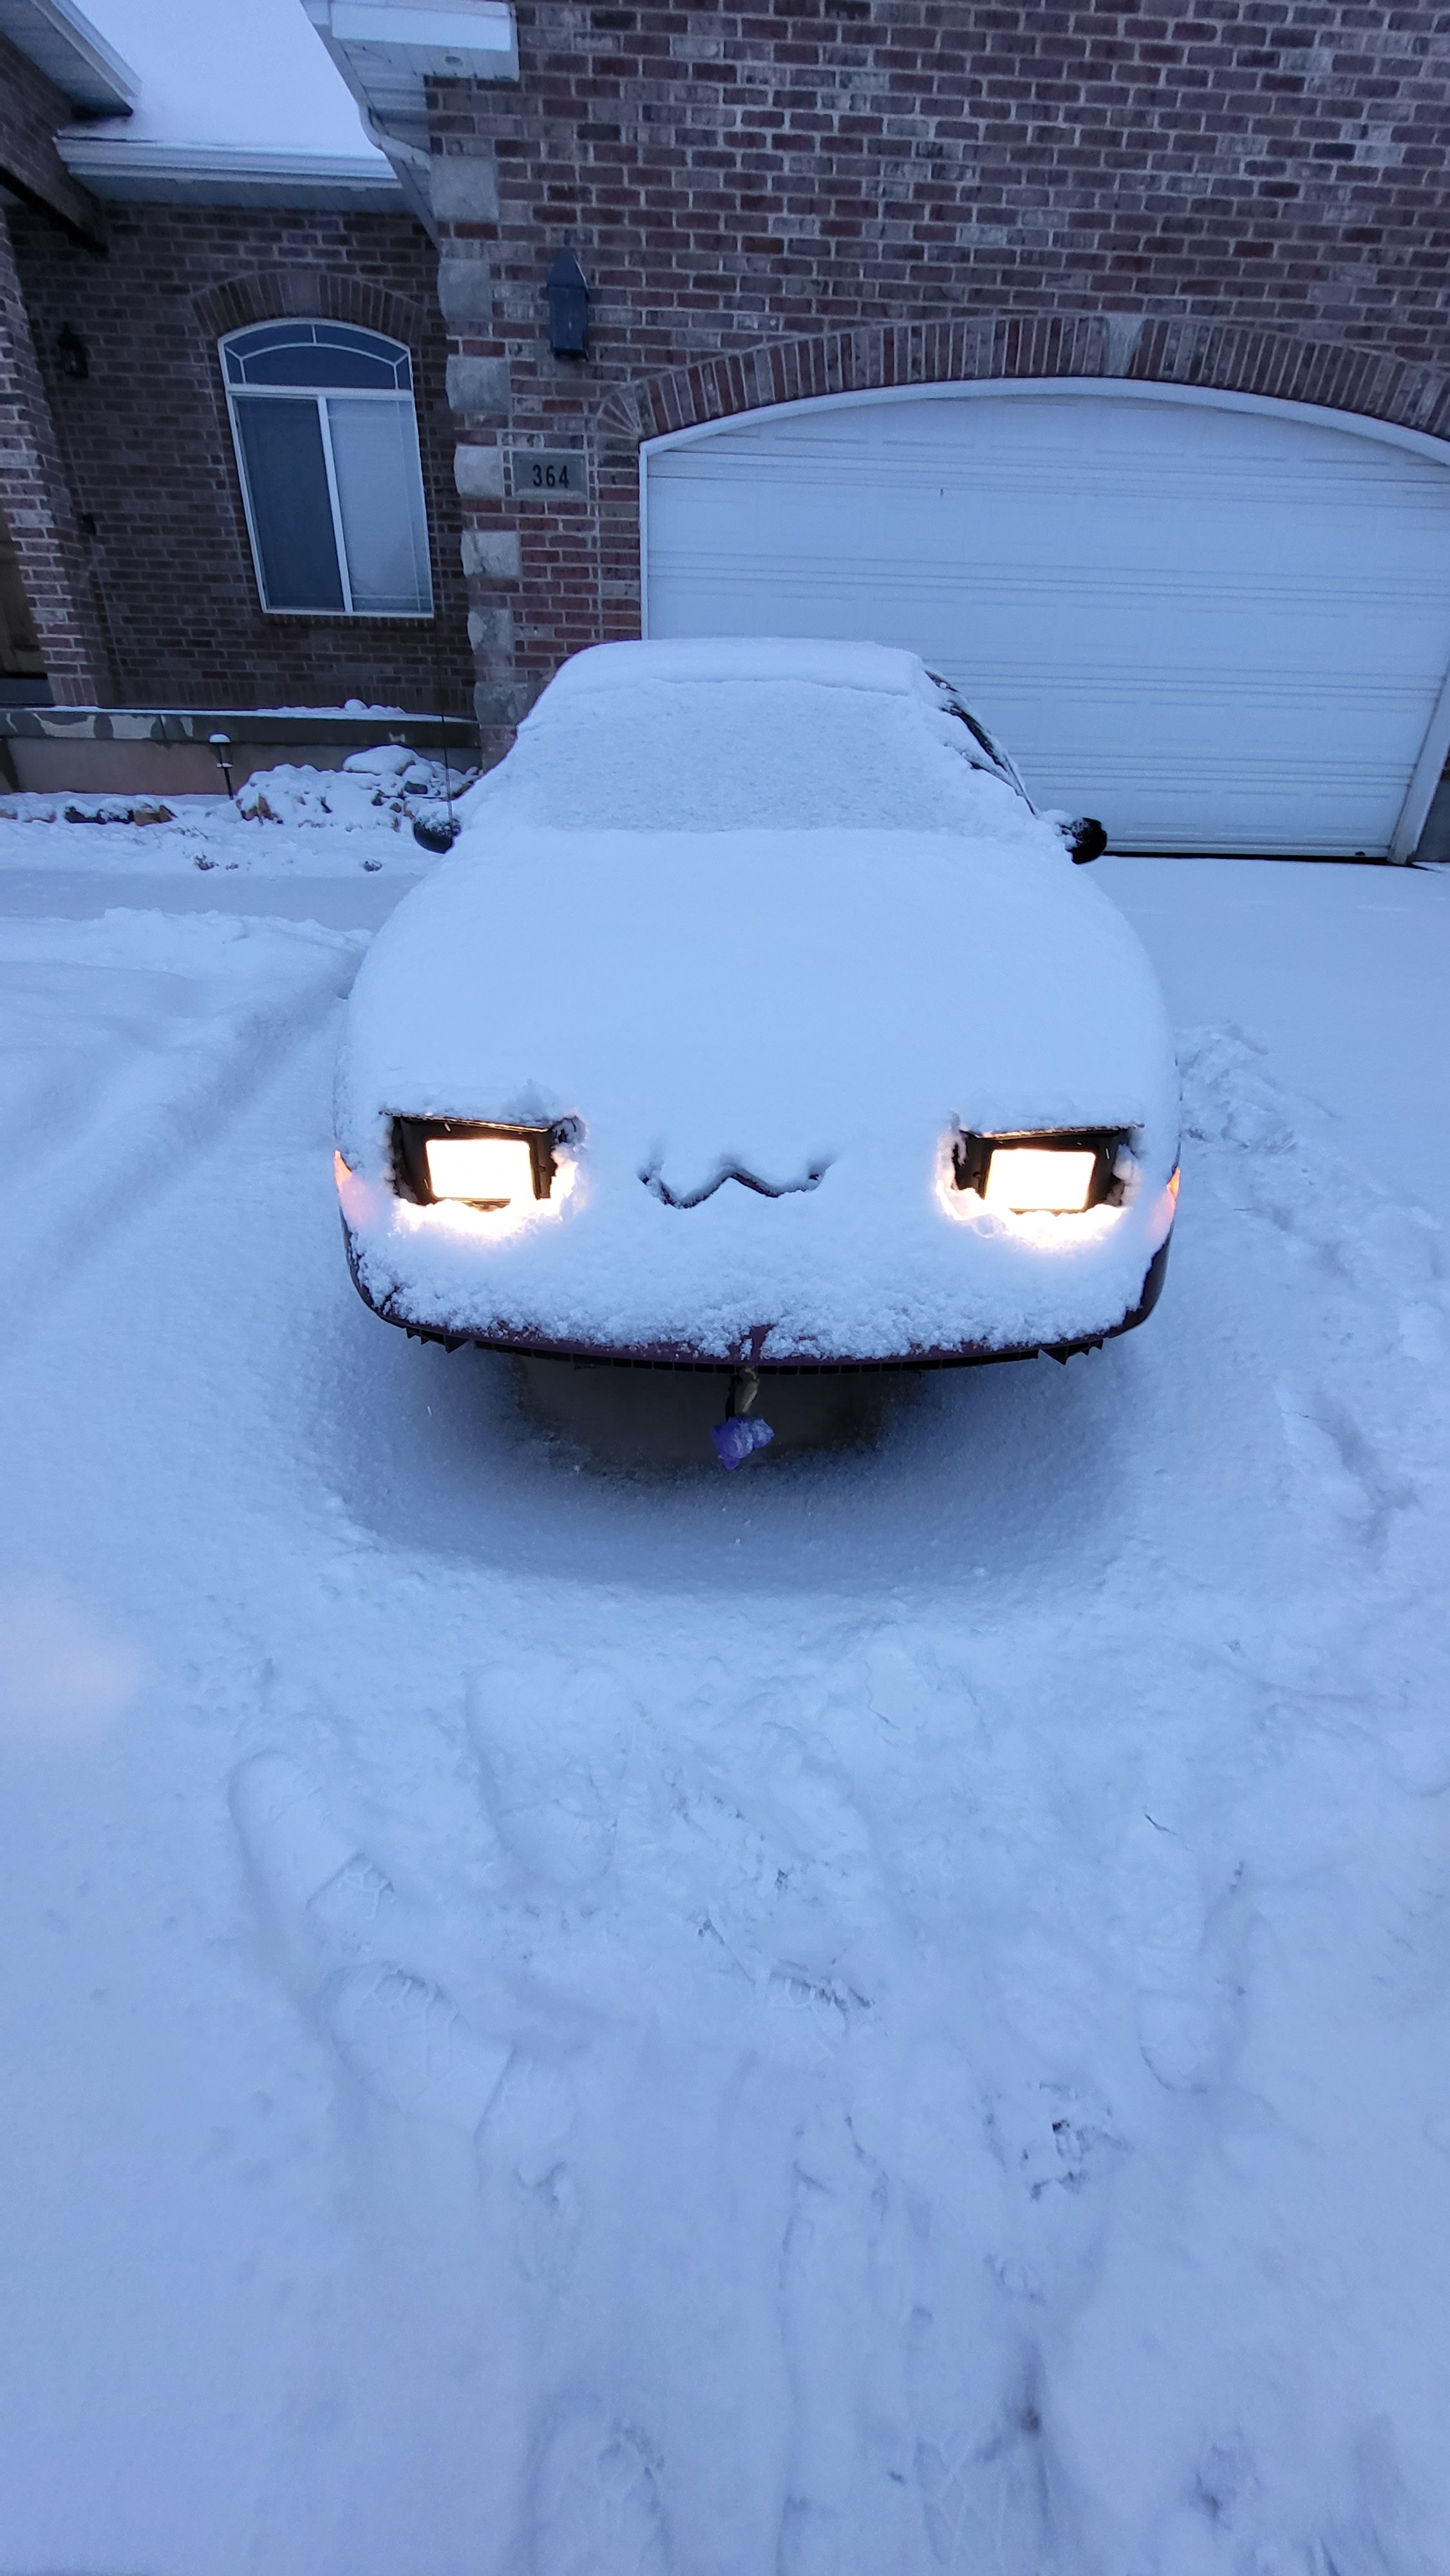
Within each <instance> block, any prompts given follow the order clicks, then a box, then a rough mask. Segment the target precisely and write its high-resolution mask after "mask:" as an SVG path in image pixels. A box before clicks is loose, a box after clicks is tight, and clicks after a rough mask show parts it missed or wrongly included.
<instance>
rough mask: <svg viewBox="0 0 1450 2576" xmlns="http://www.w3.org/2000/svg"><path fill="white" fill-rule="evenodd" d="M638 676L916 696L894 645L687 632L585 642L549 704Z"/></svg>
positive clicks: (912, 674)
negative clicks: (797, 683)
mask: <svg viewBox="0 0 1450 2576" xmlns="http://www.w3.org/2000/svg"><path fill="white" fill-rule="evenodd" d="M645 680H812V681H814V682H816V684H817V685H818V686H821V687H826V688H837V689H873V690H876V691H879V692H885V693H886V694H887V695H889V696H891V697H913V696H917V695H920V694H923V680H924V673H923V671H922V666H921V664H920V663H919V662H918V660H917V658H916V655H915V654H914V653H906V652H903V651H901V650H900V648H899V647H898V646H896V645H894V644H835V643H822V642H818V641H816V640H814V639H810V638H807V639H798V638H797V637H795V636H788V635H765V636H759V635H719V636H717V635H687V636H671V637H669V638H667V639H666V638H661V639H660V640H659V641H657V642H652V643H647V644H592V645H590V646H589V648H588V650H587V651H585V652H583V653H576V654H575V655H574V656H573V658H572V660H570V661H568V662H566V663H565V664H564V665H563V667H562V669H561V670H560V671H558V672H557V673H556V675H555V677H554V678H553V679H552V680H551V681H550V683H549V687H548V689H547V691H546V692H545V695H546V696H547V698H548V701H549V703H550V705H551V706H552V705H555V704H557V703H558V701H559V700H560V699H561V698H573V697H577V696H579V695H581V694H584V693H588V694H590V695H593V693H594V692H595V691H597V690H600V689H632V688H635V687H637V686H638V685H639V684H640V682H642V681H645Z"/></svg>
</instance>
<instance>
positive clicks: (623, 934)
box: [336, 641, 1178, 1371]
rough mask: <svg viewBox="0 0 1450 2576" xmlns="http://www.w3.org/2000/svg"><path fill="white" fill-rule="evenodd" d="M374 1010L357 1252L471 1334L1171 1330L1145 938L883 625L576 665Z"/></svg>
mask: <svg viewBox="0 0 1450 2576" xmlns="http://www.w3.org/2000/svg"><path fill="white" fill-rule="evenodd" d="M460 810H461V813H462V816H463V820H464V829H463V831H462V834H461V836H460V838H459V840H458V842H457V844H456V846H455V848H454V850H453V852H452V855H451V856H450V857H449V858H447V859H446V860H444V861H443V862H442V863H441V864H440V865H439V866H438V867H437V868H436V869H435V871H434V872H433V874H432V875H431V876H429V877H427V878H426V879H425V880H424V882H423V883H422V884H421V885H420V886H418V887H417V888H416V889H415V890H414V891H413V892H412V893H411V894H409V895H408V896H407V897H406V899H405V900H404V901H403V902H402V903H401V904H400V905H399V907H398V909H397V911H396V912H395V913H394V914H393V915H392V917H391V919H390V920H389V921H388V922H387V923H386V925H385V927H384V928H383V929H382V930H381V931H380V933H379V934H378V937H377V939H376V940H375V942H374V944H373V947H372V950H371V952H370V954H369V956H368V957H367V959H366V961H365V963H364V965H363V967H362V970H361V972H360V974H359V976H358V979H357V983H356V986H355V988H354V991H353V995H352V1000H351V1004H350V1007H349V1015H348V1024H347V1030H346V1036H345V1041H344V1046H343V1052H342V1058H341V1063H340V1067H339V1080H338V1092H337V1166H336V1168H337V1178H338V1187H339V1191H340V1195H341V1202H342V1213H343V1223H344V1230H345V1234H346V1240H347V1248H348V1256H349V1260H350V1262H351V1266H352V1273H353V1277H354V1279H355V1281H356V1283H357V1286H358V1288H359V1289H360V1291H361V1293H362V1295H363V1297H364V1298H365V1299H366V1301H367V1303H368V1304H369V1305H370V1306H371V1307H373V1308H374V1310H375V1311H376V1312H377V1313H378V1314H379V1315H381V1316H383V1317H385V1318H386V1319H387V1321H388V1322H390V1323H394V1324H400V1325H405V1326H406V1327H407V1328H408V1330H409V1331H410V1332H413V1333H418V1334H423V1335H426V1336H429V1337H431V1338H433V1339H436V1340H441V1341H443V1342H446V1343H449V1344H450V1345H451V1344H456V1343H460V1342H468V1341H472V1342H478V1343H484V1344H487V1345H489V1346H490V1347H492V1348H495V1349H503V1350H511V1351H523V1352H537V1353H558V1354H573V1355H575V1356H576V1357H586V1358H597V1359H604V1360H616V1361H618V1360H627V1361H635V1362H640V1361H646V1362H653V1363H656V1364H660V1363H664V1364H672V1365H675V1366H692V1367H696V1368H699V1367H713V1368H717V1369H719V1368H735V1369H738V1370H742V1371H744V1370H756V1371H759V1370H771V1369H794V1370H799V1369H804V1368H810V1369H820V1368H845V1367H852V1368H859V1367H863V1366H878V1367H879V1366H901V1365H945V1364H950V1363H962V1362H970V1361H982V1360H1000V1359H1007V1358H1013V1357H1019V1356H1021V1357H1025V1356H1027V1355H1028V1354H1031V1353H1034V1352H1040V1351H1049V1352H1052V1353H1053V1354H1055V1355H1057V1356H1059V1357H1065V1356H1066V1355H1067V1354H1068V1353H1070V1352H1073V1351H1078V1350H1082V1349H1084V1348H1087V1347H1089V1346H1093V1345H1096V1344H1097V1343H1099V1342H1101V1341H1103V1340H1105V1339H1106V1338H1107V1337H1108V1336H1110V1335H1112V1334H1116V1333H1123V1332H1126V1331H1128V1330H1129V1329H1130V1328H1131V1327H1132V1326H1133V1325H1135V1324H1138V1323H1141V1322H1142V1321H1143V1319H1144V1317H1145V1316H1146V1315H1147V1314H1148V1313H1149V1312H1150V1310H1151V1309H1152V1307H1153V1305H1154V1303H1155V1302H1156V1299H1157V1297H1158V1293H1159V1289H1160V1287H1161V1285H1162V1281H1163V1272H1164V1265H1165V1261H1166V1258H1167V1252H1168V1239H1169V1233H1170V1230H1171V1227H1172V1224H1173V1218H1174V1212H1175V1205H1176V1192H1177V1168H1176V1166H1177V1138H1178V1101H1177V1076H1176V1069H1175V1065H1174V1059H1173V1050H1172V1045H1171V1041H1170V1037H1169V1031H1168V1025H1167V1020H1166V1016H1165V1013H1164V1008H1163V1003H1162V1000H1161V997H1160V995H1159V992H1158V988H1157V985H1156V982H1155V980H1154V976H1153V973H1152V970H1151V968H1150V967H1149V964H1148V961H1147V959H1146V957H1145V955H1144V953H1143V950H1142V948H1141V947H1140V945H1139V943H1138V941H1137V939H1136V938H1135V936H1134V934H1133V932H1132V931H1131V930H1130V929H1129V927H1128V925H1127V923H1126V922H1125V921H1124V920H1123V919H1122V917H1121V915H1120V914H1119V913H1118V912H1117V911H1116V910H1115V909H1114V907H1113V905H1112V904H1111V903H1110V902H1109V901H1108V899H1107V898H1106V896H1105V895H1104V894H1103V893H1102V892H1101V891H1100V890H1099V889H1098V887H1097V886H1096V885H1095V884H1094V883H1093V882H1092V881H1091V880H1090V879H1088V878H1087V877H1085V876H1084V875H1083V874H1082V873H1081V872H1080V870H1079V868H1078V867H1077V866H1075V865H1074V853H1073V844H1074V842H1076V845H1077V854H1078V855H1079V856H1084V855H1091V854H1092V853H1093V852H1094V850H1095V849H1096V848H1097V847H1100V846H1101V838H1102V836H1101V832H1100V830H1099V829H1098V827H1096V826H1092V827H1088V826H1086V825H1084V826H1076V825H1074V824H1073V823H1071V822H1070V821H1068V819H1067V818H1065V817H1063V816H1060V815H1059V816H1049V815H1043V814H1038V813H1036V812H1034V810H1033V808H1032V806H1031V804H1030V802H1029V801H1028V798H1027V796H1026V793H1025V791H1024V789H1023V787H1022V784H1021V782H1020V780H1019V779H1018V777H1017V775H1016V772H1015V771H1014V770H1013V768H1012V767H1011V764H1010V762H1009V761H1008V760H1007V759H1006V758H1005V756H1004V755H1003V754H1002V753H1001V752H1000V751H999V750H998V749H997V748H996V746H995V745H994V744H993V743H992V741H991V740H990V739H989V737H988V735H987V734H986V733H985V732H984V730H983V729H982V727H981V726H980V725H979V724H977V723H976V722H975V720H974V719H973V717H972V716H971V715H969V714H968V713H967V711H966V710H965V708H964V707H963V706H962V705H961V704H960V703H959V701H958V699H957V697H956V696H955V694H954V693H953V691H952V690H951V689H950V688H949V687H948V686H946V685H945V684H944V683H943V682H941V681H939V680H936V679H933V678H932V677H931V676H930V675H929V674H928V672H927V671H926V670H925V669H924V668H923V666H922V665H921V663H919V662H918V661H917V660H915V658H914V657H913V656H912V655H911V654H909V653H905V652H898V651H895V650H890V649H887V648H885V647H876V646H862V645H847V644H811V643H794V642H780V643H772V642H764V643H760V642H735V641H727V642H719V643H717V642H705V641H700V642H679V643H644V644H606V645H601V646H597V647H595V648H594V649H592V650H591V651H588V652H584V653H581V654H579V655H578V656H577V657H576V658H575V659H574V660H572V661H570V662H567V663H566V664H565V665H564V667H563V668H562V670H561V671H560V672H559V673H558V675H557V677H556V678H555V679H554V680H553V681H552V682H551V683H550V685H549V686H548V687H547V688H546V689H545V690H544V692H543V694H542V695H541V697H540V698H539V700H538V702H537V704H536V706H535V707H534V710H533V712H532V714H531V715H530V716H529V717H528V719H527V721H526V722H525V723H524V725H523V726H522V727H521V729H520V732H519V735H518V739H517V742H516V744H515V747H514V749H513V750H512V751H511V752H510V753H509V755H508V757H507V759H506V760H504V761H503V762H502V763H501V764H500V766H499V767H498V768H497V769H495V770H493V771H492V772H491V773H490V774H489V775H488V776H486V777H485V778H483V779H482V780H480V782H479V783H478V785H477V786H476V787H475V788H474V789H473V790H472V791H471V792H470V794H469V795H468V796H467V798H466V799H465V800H464V802H463V805H462V807H461V809H460Z"/></svg>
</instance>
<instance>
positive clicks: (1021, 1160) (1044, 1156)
mask: <svg viewBox="0 0 1450 2576" xmlns="http://www.w3.org/2000/svg"><path fill="white" fill-rule="evenodd" d="M1096 1170H1097V1156H1096V1155H1095V1154H1065V1153H1063V1154H1060V1153H1054V1152H1053V1151H1052V1149H1051V1148H1050V1147H1047V1148H1045V1149H1044V1147H1042V1146H1041V1145H999V1146H998V1147H997V1149H996V1151H995V1152H994V1154H993V1156H992V1159H991V1161H990V1162H989V1164H988V1165H987V1178H986V1182H985V1184H984V1186H983V1190H982V1196H983V1198H984V1199H985V1201H986V1203H987V1205H988V1207H989V1208H991V1209H992V1210H993V1211H994V1212H995V1211H997V1210H999V1209H1002V1208H1006V1209H1007V1210H1008V1211H1009V1212H1010V1213H1011V1214H1013V1215H1015V1216H1028V1215H1034V1216H1035V1215H1039V1214H1042V1215H1048V1216H1081V1214H1082V1211H1083V1209H1084V1208H1085V1207H1088V1206H1090V1205H1091V1203H1092V1190H1093V1175H1094V1173H1095V1171H1096Z"/></svg>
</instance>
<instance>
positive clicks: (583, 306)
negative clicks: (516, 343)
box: [545, 250, 589, 358]
mask: <svg viewBox="0 0 1450 2576" xmlns="http://www.w3.org/2000/svg"><path fill="white" fill-rule="evenodd" d="M545 291H546V293H547V295H548V298H549V346H550V348H551V349H552V350H553V352H554V355H555V357H556V358H587V357H588V355H589V288H588V284H587V282H586V280H585V276H584V271H583V269H582V268H581V267H580V265H579V262H578V261H577V259H576V258H575V256H574V254H573V252H572V250H561V251H560V253H559V256H558V258H557V259H556V260H555V262H554V265H553V267H552V268H551V269H550V271H549V275H548V280H547V285H546V290H545Z"/></svg>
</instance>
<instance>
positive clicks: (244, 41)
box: [86, 0, 389, 180]
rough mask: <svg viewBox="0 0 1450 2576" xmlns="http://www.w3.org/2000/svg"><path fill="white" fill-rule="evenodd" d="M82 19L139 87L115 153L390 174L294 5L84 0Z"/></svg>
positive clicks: (260, 0) (108, 130)
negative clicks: (206, 154)
mask: <svg viewBox="0 0 1450 2576" xmlns="http://www.w3.org/2000/svg"><path fill="white" fill-rule="evenodd" d="M86 15H87V17H88V18H89V19H90V20H91V22H92V23H93V25H94V26H95V27H96V29H97V30H98V32H99V33H100V35H101V36H102V37H104V39H105V40H106V42H107V44H108V45H112V46H114V47H115V48H116V49H117V51H118V52H119V53H121V54H122V55H124V57H125V59H126V61H127V63H128V64H130V65H131V66H132V67H133V68H134V70H135V71H136V73H137V75H138V76H139V81H140V95H139V97H138V99H137V103H136V108H135V112H134V114H133V115H131V116H129V117H127V118H126V119H125V120H124V121H122V120H119V119H118V120H114V121H112V120H107V121H106V122H105V123H104V124H103V125H102V126H101V127H100V128H99V129H97V128H96V127H92V128H90V129H89V130H90V132H91V133H93V134H94V133H96V132H97V131H98V130H99V131H100V132H101V133H103V134H105V135H108V136H110V137H113V138H114V139H115V141H116V142H117V143H118V144H120V143H123V142H125V143H140V144H152V145H164V146H171V147H186V146H192V147H198V148H201V149H205V148H206V147H215V148H217V149H219V150H221V151H223V152H233V153H235V152H264V153H275V154H292V153H295V154H296V155H297V156H298V157H299V159H306V160H308V161H314V160H316V159H318V158H324V159H336V158H340V157H346V158H349V159H356V160H357V161H359V162H361V163H365V164H374V163H375V164H376V167H377V172H378V175H379V177H380V178H381V179H383V180H386V179H387V178H388V176H389V165H388V163H387V160H386V159H385V157H384V155H383V154H382V153H381V152H379V151H378V150H377V148H376V146H375V145H374V144H372V143H370V142H369V141H368V139H367V137H366V135H365V134H364V132H363V130H362V124H361V120H360V118H359V116H358V111H357V107H356V105H355V103H354V101H353V100H352V98H351V97H350V96H349V94H348V90H347V87H346V84H345V83H344V81H343V79H342V76H341V74H340V73H339V72H338V71H337V69H336V68H335V66H334V65H333V64H332V63H331V62H330V61H329V60H328V57H327V55H326V53H325V52H324V50H323V48H322V46H321V45H320V44H319V43H318V41H317V38H316V36H315V35H314V33H313V31H312V28H311V27H310V26H309V25H308V22H307V19H306V17H305V16H304V14H303V12H302V10H301V9H300V8H299V6H298V0H245V6H244V7H239V6H237V5H236V0H87V10H86Z"/></svg>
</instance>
